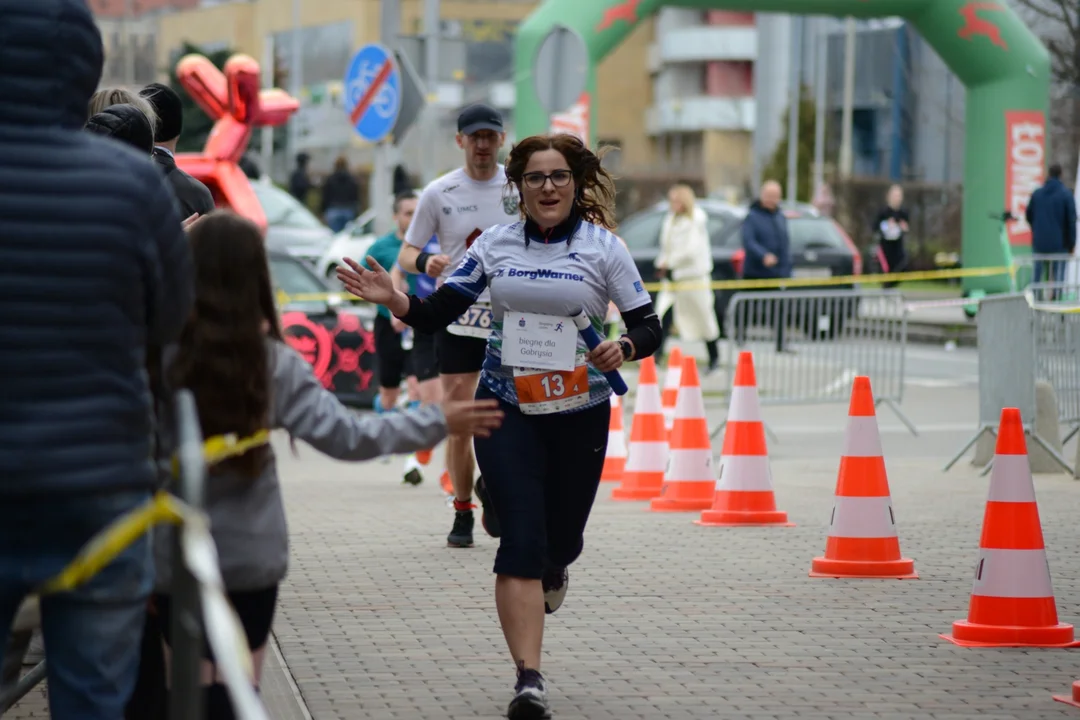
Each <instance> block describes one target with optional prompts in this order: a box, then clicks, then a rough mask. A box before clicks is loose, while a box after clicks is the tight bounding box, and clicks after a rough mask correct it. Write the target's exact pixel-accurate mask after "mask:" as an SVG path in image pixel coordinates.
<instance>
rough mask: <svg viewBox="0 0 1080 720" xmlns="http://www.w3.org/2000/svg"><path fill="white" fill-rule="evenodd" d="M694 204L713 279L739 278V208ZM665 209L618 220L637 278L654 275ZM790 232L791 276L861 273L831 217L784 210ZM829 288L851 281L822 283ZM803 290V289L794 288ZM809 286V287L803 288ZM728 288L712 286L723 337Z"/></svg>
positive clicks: (845, 237)
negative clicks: (704, 225)
mask: <svg viewBox="0 0 1080 720" xmlns="http://www.w3.org/2000/svg"><path fill="white" fill-rule="evenodd" d="M697 204H698V207H700V208H701V209H702V210H704V211H705V214H706V215H707V216H708V228H709V238H710V241H711V245H712V256H713V273H712V277H713V280H735V279H738V278H740V277H742V265H743V257H744V252H743V249H742V235H741V230H742V221H743V219H744V218H745V217H746V212H747V209H746V208H745V207H741V206H737V205H731V204H728V203H724V202H720V201H717V200H710V199H699V200H698V201H697ZM666 212H667V203H659V204H657V205H654V206H653V207H651V208H649V209H647V210H642V211H641V212H638V213H635V214H633V215H631V216H629V217H627V218H626V219H625V220H623V221H622V222H621V223H620V224H619V228H618V230H617V232H618V234H619V236H620V237H621V238H622V239H623V240H624V241H626V245H627V247H628V248H629V250H630V255H631V256H632V257H633V258H634V261H635V263H636V264H637V267H638V271H639V272H640V273H641V276H642V277H643V278H646V279H647V280H652V279H655V278H656V267H655V265H654V263H655V261H656V256H657V255H658V254H659V252H660V227H661V225H662V224H663V221H664V214H665V213H666ZM784 214H785V215H786V216H787V218H788V228H789V232H790V234H791V254H792V260H793V263H794V271H793V276H794V277H796V278H813V277H821V278H827V277H835V276H846V275H861V274H862V271H863V267H862V256H861V255H860V254H859V251H858V248H856V246H855V243H854V242H852V240H851V238H850V237H849V236H848V234H847V233H846V232H844V229H843V228H842V227H840V225H839V224H838V223H837V222H836V221H835V220H833V219H832V218H827V217H822V216H819V215H816V214H812V213H810V212H808V211H806V210H804V209H794V210H785V212H784ZM822 287H828V288H829V289H832V290H841V289H845V288H848V289H850V288H851V287H853V286H852V285H828V286H822ZM800 289H803V288H800ZM807 289H809V288H807ZM735 292H736V291H734V290H717V291H715V295H716V303H715V309H716V317H717V319H718V320H719V321H720V328H721V333H722V334H724V335H725V336H726V328H725V326H724V318H725V314H726V312H727V306H728V303H729V302H730V300H731V296H732V295H734V294H735Z"/></svg>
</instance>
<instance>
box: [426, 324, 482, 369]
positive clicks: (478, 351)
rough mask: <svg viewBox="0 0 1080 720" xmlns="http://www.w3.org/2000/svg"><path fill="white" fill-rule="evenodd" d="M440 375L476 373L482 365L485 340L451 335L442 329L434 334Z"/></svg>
mask: <svg viewBox="0 0 1080 720" xmlns="http://www.w3.org/2000/svg"><path fill="white" fill-rule="evenodd" d="M435 337H436V340H435V343H436V345H435V346H436V349H437V351H438V356H439V374H440V375H462V374H465V373H478V372H480V368H481V367H483V365H484V353H485V352H486V351H487V339H485V338H474V337H462V336H461V335H453V334H451V333H450V331H449V330H446V329H443V330H440V331H439V332H438V333H436V336H435Z"/></svg>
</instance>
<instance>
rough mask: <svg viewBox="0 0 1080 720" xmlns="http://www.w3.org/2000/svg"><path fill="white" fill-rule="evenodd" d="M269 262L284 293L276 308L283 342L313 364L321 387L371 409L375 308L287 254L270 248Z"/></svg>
mask: <svg viewBox="0 0 1080 720" xmlns="http://www.w3.org/2000/svg"><path fill="white" fill-rule="evenodd" d="M269 260H270V276H271V281H272V282H273V283H274V289H275V291H277V292H279V293H283V294H284V298H283V302H282V306H281V308H280V310H281V326H282V327H281V329H282V333H283V334H284V336H285V341H286V342H287V343H289V345H290V346H291V347H292V348H293V349H295V350H296V351H297V352H299V353H300V354H301V355H302V356H303V357H304V359H305V360H307V361H308V362H309V363H310V364H311V365H312V367H313V369H314V371H315V376H316V377H317V378H319V381H320V382H321V383H322V385H323V387H325V388H326V389H327V390H329V391H330V392H332V393H334V395H336V396H337V398H338V399H339V400H341V401H342V402H343V403H345V404H347V405H351V406H355V407H364V408H370V407H372V404H373V402H374V399H375V394H376V393H377V392H378V382H377V381H376V379H375V378H376V374H375V371H376V368H375V362H376V360H375V336H374V334H373V333H372V327H373V325H374V322H375V308H374V306H372V305H370V304H368V303H364V302H361V301H359V300H350V299H349V298H347V297H346V296H344V295H339V294H337V293H334V292H333V291H332V290H331V289H330V288H329V287H328V286H327V284H326V283H324V282H323V281H322V279H321V278H319V276H318V275H316V274H315V272H314V271H313V270H312V269H311V268H310V267H309V266H308V265H306V264H305V263H303V262H302V261H300V260H299V259H297V258H296V257H295V256H293V255H291V254H289V253H284V252H280V251H274V250H271V251H270V253H269ZM305 295H307V296H312V295H318V296H320V297H319V298H312V297H307V298H305V297H303V296H305ZM289 296H292V297H291V298H290V297H289Z"/></svg>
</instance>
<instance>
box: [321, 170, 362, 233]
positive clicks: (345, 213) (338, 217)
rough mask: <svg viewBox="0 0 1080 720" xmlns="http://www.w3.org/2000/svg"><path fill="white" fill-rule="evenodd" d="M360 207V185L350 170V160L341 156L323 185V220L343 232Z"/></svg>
mask: <svg viewBox="0 0 1080 720" xmlns="http://www.w3.org/2000/svg"><path fill="white" fill-rule="evenodd" d="M359 207H360V186H359V184H358V183H357V182H356V178H354V177H353V176H352V173H350V172H349V161H348V160H346V159H345V157H344V156H342V157H339V158H338V159H337V160H335V161H334V171H333V172H332V173H330V175H328V176H327V178H326V180H325V181H324V182H323V185H322V207H321V210H322V215H323V221H324V222H325V223H326V224H327V225H328V226H330V229H331V230H333V231H334V232H335V233H338V232H341V231H342V230H343V229H344V228H345V226H346V225H348V224H349V223H350V222H352V220H353V218H355V217H356V215H357V212H358V211H359Z"/></svg>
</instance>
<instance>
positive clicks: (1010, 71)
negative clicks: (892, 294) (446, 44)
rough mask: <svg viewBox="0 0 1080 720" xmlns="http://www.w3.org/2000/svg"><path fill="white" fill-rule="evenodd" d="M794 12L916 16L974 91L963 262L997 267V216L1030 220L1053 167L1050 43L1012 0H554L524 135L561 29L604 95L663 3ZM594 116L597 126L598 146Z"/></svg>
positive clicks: (521, 91) (541, 23)
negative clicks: (624, 53) (579, 49)
mask: <svg viewBox="0 0 1080 720" xmlns="http://www.w3.org/2000/svg"><path fill="white" fill-rule="evenodd" d="M664 6H673V7H687V8H700V9H713V10H745V11H754V12H786V13H802V14H807V15H834V16H840V17H843V16H854V17H857V18H871V17H903V18H905V19H907V20H908V21H910V22H911V23H912V24H913V25H914V26H915V27H916V28H918V30H919V32H921V33H922V35H923V36H924V37H925V38H926V40H927V41H928V42H929V43H930V44H931V45H933V47H934V49H935V50H936V51H937V52H938V54H939V55H940V56H941V58H942V59H943V60H944V61H945V62H946V63H947V64H948V66H949V67H950V68H952V70H953V72H955V73H956V75H957V77H958V78H959V79H960V81H961V82H963V83H964V85H965V87H966V88H967V91H968V92H967V120H966V140H965V143H964V207H963V243H962V251H963V261H964V265H965V267H994V266H1000V265H1001V264H1003V261H1004V252H1003V249H1002V247H1001V243H1000V242H999V237H1000V225H999V221H998V220H995V219H993V218H992V217H991V215H993V214H997V215H998V216H1000V214H1001V211H1002V210H1003V209H1004V208H1006V207H1007V208H1009V209H1011V210H1012V212H1013V213H1014V214H1015V215H1018V216H1019V217H1021V218H1022V217H1023V210H1024V208H1025V206H1026V203H1027V198H1028V197H1029V196H1030V194H1031V191H1032V190H1033V189H1034V188H1035V187H1038V185H1039V184H1041V182H1042V179H1043V174H1044V167H1045V165H1046V160H1045V158H1046V154H1047V150H1048V147H1047V139H1046V112H1047V105H1048V102H1049V89H1050V58H1049V54H1048V53H1047V51H1046V48H1045V47H1043V45H1042V43H1041V42H1040V41H1039V40H1038V38H1036V37H1035V35H1033V34H1032V33H1031V31H1030V30H1029V29H1028V28H1027V26H1026V25H1025V24H1024V22H1023V21H1022V20H1021V19H1020V18H1019V17H1017V16H1016V14H1015V13H1014V12H1013V11H1012V10H1011V9H1009V8H1008V7H1007V6H1006V4H1005V2H1004V0H997V1H995V2H970V1H968V0H617V1H613V0H546V1H545V2H544V3H543V4H541V5H540V7H538V8H537V9H536V10H535V11H534V12H533V13H532V14H531V15H530V16H529V17H528V18H527V19H526V21H525V22H524V23H522V25H521V26H520V28H519V30H518V36H517V45H516V50H515V52H516V63H515V64H516V68H515V69H516V73H515V77H516V85H517V107H516V116H515V124H516V130H517V136H518V137H525V136H527V135H532V134H536V133H544V132H547V131H548V130H549V125H550V117H549V116H548V114H547V112H545V111H544V109H543V108H542V107H541V104H540V101H539V99H538V98H537V94H536V90H535V87H534V83H533V76H532V70H533V63H534V60H535V58H536V56H537V53H538V50H539V48H540V44H541V43H542V41H543V40H544V38H545V37H546V36H547V35H548V33H549V32H550V31H551V30H552V29H553V28H556V27H559V26H561V27H566V28H570V29H571V30H574V31H576V32H577V33H578V34H579V35H580V36H581V37H582V38H583V39H584V41H585V45H586V48H587V51H588V56H589V69H588V80H587V85H586V89H587V91H588V92H589V93H590V96H592V97H595V92H596V65H597V64H598V63H599V62H600V61H601V60H602V59H603V58H604V57H605V56H606V55H607V54H608V53H609V52H611V51H612V50H613V49H614V48H615V47H616V46H617V45H618V44H619V43H620V42H622V40H623V39H624V38H625V37H626V36H627V35H628V34H629V33H630V31H631V30H633V29H634V27H635V26H636V25H637V24H638V23H640V22H641V21H642V20H643V19H645V18H646V17H648V16H650V15H651V14H653V13H655V12H657V11H658V10H659V9H660V8H661V7H664ZM595 126H596V123H595V122H591V123H590V133H591V134H592V137H590V141H591V142H595V139H596V138H595ZM1009 239H1010V244H1012V245H1013V246H1014V247H1015V249H1016V250H1017V251H1019V252H1027V251H1029V249H1030V242H1031V233H1030V229H1029V228H1028V227H1027V225H1026V223H1024V222H1022V221H1021V222H1018V223H1012V224H1010V227H1009ZM964 287H965V290H968V291H970V290H974V289H981V290H984V291H987V292H1000V291H1003V290H1006V289H1007V287H1008V279H1007V278H1006V277H1004V276H1001V277H986V278H965V285H964Z"/></svg>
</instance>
